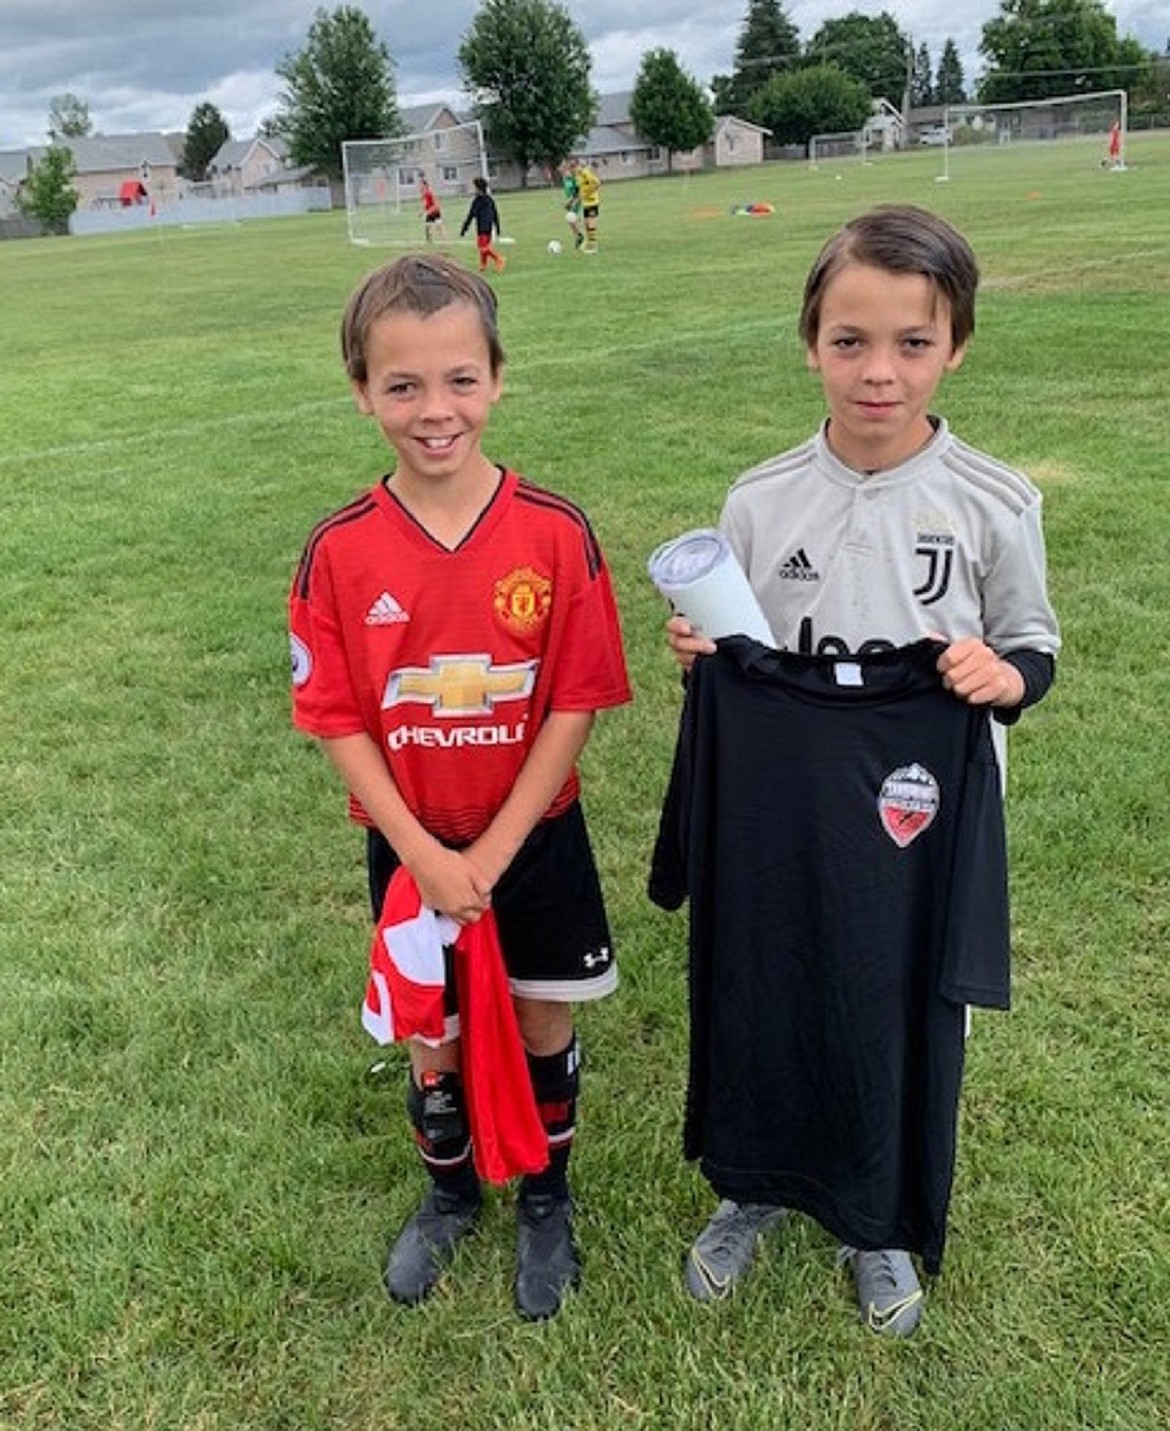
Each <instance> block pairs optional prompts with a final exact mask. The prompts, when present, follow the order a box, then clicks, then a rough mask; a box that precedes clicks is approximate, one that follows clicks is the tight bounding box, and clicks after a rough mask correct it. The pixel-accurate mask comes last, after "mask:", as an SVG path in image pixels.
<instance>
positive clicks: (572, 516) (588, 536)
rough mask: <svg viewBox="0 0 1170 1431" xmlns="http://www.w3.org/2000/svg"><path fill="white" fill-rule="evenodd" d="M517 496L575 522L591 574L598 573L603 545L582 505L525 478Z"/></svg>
mask: <svg viewBox="0 0 1170 1431" xmlns="http://www.w3.org/2000/svg"><path fill="white" fill-rule="evenodd" d="M516 497H517V500H518V501H521V502H531V503H532V505H533V506H535V507H543V508H544V509H545V510H546V511H549V512H558V513H560V515H561V516H563V517H567V518H568V519H569V521H571V522H573V523H574V524H575V525H576V526H577V527H578V528H579V530H580V532H581V538H582V540H583V541H584V543H585V558H586V562H587V565H588V570H589V575H590V576H591V577H594V576H596V575H597V573H598V572H599V571H600V570H601V567H602V558H601V547H600V545H599V544H598V541H597V538H596V537H595V536H594V535H593V528H592V527H591V526H590V525H589V519H588V518H587V517H586V515H585V513H584V512H583V511H582V510H581V508H580V507H578V506H575V505H574V504H573V503H572V502H570V501H569V500H568V498H567V497H558V496H557V494H556V493H555V492H549V491H546V489H545V488H543V487H534V486H533V485H532V483H530V482H526V481H525V480H524V479H523V478H521V480H520V483H519V485H518V486H517V488H516Z"/></svg>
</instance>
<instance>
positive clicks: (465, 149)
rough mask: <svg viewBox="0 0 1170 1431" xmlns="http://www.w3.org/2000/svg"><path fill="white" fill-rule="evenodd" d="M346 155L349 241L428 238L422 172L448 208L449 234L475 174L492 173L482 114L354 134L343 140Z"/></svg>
mask: <svg viewBox="0 0 1170 1431" xmlns="http://www.w3.org/2000/svg"><path fill="white" fill-rule="evenodd" d="M341 159H342V166H343V171H344V175H345V215H346V222H347V224H348V227H349V241H350V243H355V244H377V245H384V244H411V245H417V244H420V243H422V242H424V241H425V238H426V232H425V228H426V226H425V224H424V221H423V208H422V197H421V193H420V189H419V180H420V179H422V178H425V179H426V181H427V183H428V184H430V186H431V188H432V190H433V191H434V193H435V197H436V198H437V199H438V200H439V203H440V205H441V206H442V208H443V220H444V223H445V226H446V230H447V233H448V235H454V234H455V233H457V232H458V228H459V224H460V222H461V221H462V218H463V213H462V208H463V205H464V203H465V202H466V200H467V197H468V195H469V194H470V193H471V187H472V180H473V179H475V178H476V177H477V176H479V177H482V178H484V179H486V178H487V177H488V162H487V151H486V150H485V149H484V143H483V127H482V126H481V124H480V123H479V121H478V120H471V121H470V122H469V123H467V124H451V125H446V126H444V127H442V128H438V129H427V130H423V131H422V132H421V133H419V134H403V135H399V136H398V137H396V138H394V139H350V140H347V141H346V142H345V143H344V144H343V145H342V146H341ZM456 211H458V212H456Z"/></svg>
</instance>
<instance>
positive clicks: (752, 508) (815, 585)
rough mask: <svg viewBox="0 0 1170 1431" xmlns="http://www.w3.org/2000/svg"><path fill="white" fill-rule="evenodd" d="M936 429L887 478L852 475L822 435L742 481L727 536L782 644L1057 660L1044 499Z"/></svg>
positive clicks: (725, 526)
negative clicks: (958, 649) (945, 643)
mask: <svg viewBox="0 0 1170 1431" xmlns="http://www.w3.org/2000/svg"><path fill="white" fill-rule="evenodd" d="M936 421H937V423H938V426H937V431H936V432H935V436H934V438H933V440H932V441H931V442H930V443H929V444H928V445H927V446H926V447H925V448H923V449H922V451H920V452H918V453H916V454H915V455H914V456H913V457H912V458H910V460H909V461H908V462H905V463H903V464H902V466H900V467H896V468H893V469H892V470H891V471H888V472H877V473H873V474H872V475H868V476H867V475H864V474H862V473H859V472H855V471H854V470H853V469H852V468H850V467H846V466H845V465H844V463H842V462H840V461H838V459H837V458H836V457H834V456H833V454H832V452H831V451H830V450H829V446H828V443H827V441H826V440H825V428H823V427H822V429H821V431H820V432H818V433H817V435H816V436H815V437H813V438H812V439H810V440H809V441H808V442H806V443H804V444H803V445H802V446H800V447H797V448H794V449H792V451H790V452H785V453H782V454H781V455H780V456H778V457H773V458H771V459H770V460H769V461H767V462H764V463H762V464H761V465H760V466H758V467H755V468H752V469H751V471H749V472H746V473H744V475H743V476H742V477H740V478H739V480H738V481H737V482H736V483H735V484H734V486H733V487H732V489H731V491H730V493H729V494H728V497H727V501H726V503H725V505H724V508H723V514H722V517H721V518H720V527H721V528H722V530H723V532H724V533H725V534H726V536H727V538H728V540H729V542H730V543H731V546H732V548H733V550H734V551H735V554H736V556H737V557H738V558H739V561H740V563H741V565H742V566H743V568H744V570H745V571H746V572H747V575H748V580H749V581H750V582H751V585H752V588H753V590H754V591H755V593H756V595H757V597H758V598H759V601H760V605H761V606H762V607H763V610H764V614H765V616H766V617H767V618H768V622H769V624H770V625H771V628H772V631H773V633H774V635H775V638H776V644H777V645H778V646H779V647H781V648H782V649H785V650H791V651H800V652H804V653H806V654H828V655H846V654H849V653H859V652H867V651H880V650H887V649H889V648H891V647H894V646H902V645H906V644H908V643H910V642H913V641H917V640H919V639H920V638H921V637H923V636H926V635H928V634H937V635H939V636H941V637H943V638H944V639H946V640H951V641H953V640H959V639H961V638H962V637H965V636H978V637H981V638H982V639H983V640H984V641H986V642H987V644H988V645H989V646H990V647H991V648H992V649H993V650H994V651H996V652H997V653H998V654H999V655H1001V656H1002V655H1006V654H1007V653H1008V652H1011V651H1020V650H1030V651H1040V652H1043V653H1045V654H1047V655H1051V656H1055V654H1056V652H1057V650H1058V649H1059V647H1060V635H1059V630H1058V627H1057V622H1056V617H1055V615H1054V614H1053V611H1052V607H1051V606H1050V605H1049V603H1048V598H1047V596H1046V594H1045V557H1044V538H1043V534H1042V531H1041V527H1040V504H1041V498H1040V493H1039V492H1038V491H1037V490H1036V488H1035V487H1034V486H1033V485H1032V484H1031V482H1029V481H1028V479H1027V478H1026V477H1024V476H1022V475H1021V474H1020V473H1019V472H1015V471H1013V470H1012V469H1011V468H1010V467H1005V466H1004V465H1003V464H1002V463H1000V462H997V461H995V459H994V458H991V457H987V456H985V455H984V454H983V453H981V452H977V451H976V450H975V449H974V448H972V447H968V446H967V445H966V444H965V443H963V442H960V441H959V440H958V438H956V437H954V436H953V435H952V434H951V432H950V430H949V428H948V427H947V424H946V423H945V422H944V421H942V420H941V419H936Z"/></svg>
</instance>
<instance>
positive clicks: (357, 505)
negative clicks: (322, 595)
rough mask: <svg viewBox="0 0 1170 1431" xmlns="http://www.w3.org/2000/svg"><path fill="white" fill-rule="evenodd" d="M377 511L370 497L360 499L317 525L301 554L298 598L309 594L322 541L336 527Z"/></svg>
mask: <svg viewBox="0 0 1170 1431" xmlns="http://www.w3.org/2000/svg"><path fill="white" fill-rule="evenodd" d="M376 510H377V503H376V502H375V501H374V499H373V498H372V497H370V496H365V497H358V498H357V499H356V501H353V502H350V504H349V505H348V506H347V507H342V508H341V509H340V511H337V512H334V513H332V514H331V515H330V516H328V517H326V518H325V519H324V520H323V521H320V522H318V523H317V525H316V526H315V527H314V528H313V530H312V531H311V532H310V533H309V539H308V541H307V542H306V543H305V549H304V551H303V552H302V553H301V559H300V562H299V563H298V565H297V574H296V579H295V581H294V588H295V590H296V593H297V595H298V596H300V597H302V598H304V597H307V596H308V594H309V576H310V573H311V571H312V566H313V558H314V557H315V556H316V554H317V548H318V547H319V546H320V544H321V542H322V540H323V539H324V538H325V537H326V536H328V534H329V533H330V532H331V531H333V530H334V528H336V527H343V526H345V525H346V523H348V522H357V521H360V520H361V518H362V517H368V516H369V514H370V513H371V512H373V511H376Z"/></svg>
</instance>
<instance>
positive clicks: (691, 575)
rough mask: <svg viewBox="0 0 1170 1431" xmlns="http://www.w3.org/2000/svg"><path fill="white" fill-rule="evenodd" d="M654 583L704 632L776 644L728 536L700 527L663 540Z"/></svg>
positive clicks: (653, 564)
mask: <svg viewBox="0 0 1170 1431" xmlns="http://www.w3.org/2000/svg"><path fill="white" fill-rule="evenodd" d="M646 565H647V570H648V571H649V573H650V580H651V581H652V582H653V583H654V585H655V586H656V587H657V588H658V590H659V591H660V592H661V593H662V594H663V596H665V597H666V599H667V600H668V601H669V602H670V603H671V605H672V606H673V607H674V609H675V610H676V611H677V612H679V613H680V614H681V615H683V616H685V617H686V619H687V620H688V621H689V622H690V623H691V625H692V626H694V627H695V628H696V629H697V630H699V631H701V632H702V633H703V635H704V636H710V637H711V639H712V640H718V639H719V637H720V636H736V635H743V636H750V637H752V639H753V640H755V641H762V642H763V643H764V645H766V646H773V645H775V643H776V639H775V637H774V636H773V635H772V632H771V630H770V629H769V627H768V623H767V620H766V619H765V617H764V613H763V612H762V611H761V610H760V603H759V602H758V601H757V600H756V594H755V592H754V591H753V590H752V589H751V586H750V585H749V584H748V579H747V577H746V575H745V574H744V570H743V568H742V567H741V566H740V564H739V562H738V561H737V560H736V558H735V553H734V552H733V551H732V550H731V547H730V546H729V545H728V543H727V538H726V537H725V536H724V535H723V534H722V532H718V531H716V530H715V529H714V528H713V527H699V528H697V529H696V530H695V531H693V532H684V533H683V534H682V536H679V537H674V538H673V539H672V540H670V541H668V542H663V543H662V545H661V546H660V547H658V548H657V549H656V550H655V551H654V552H653V554H652V555H651V557H650V560H649V561H648V562H647V564H646Z"/></svg>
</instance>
